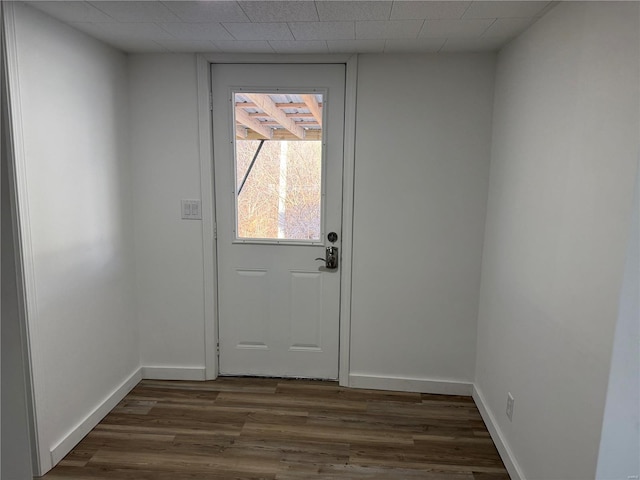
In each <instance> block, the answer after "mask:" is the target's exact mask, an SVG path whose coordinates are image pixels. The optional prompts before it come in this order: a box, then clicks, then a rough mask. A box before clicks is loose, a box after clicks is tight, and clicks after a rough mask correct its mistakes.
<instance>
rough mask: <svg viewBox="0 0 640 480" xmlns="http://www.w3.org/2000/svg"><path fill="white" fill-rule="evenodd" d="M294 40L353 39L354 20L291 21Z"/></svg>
mask: <svg viewBox="0 0 640 480" xmlns="http://www.w3.org/2000/svg"><path fill="white" fill-rule="evenodd" d="M289 27H291V32H293V36H294V37H295V38H296V40H353V39H355V37H356V31H355V30H356V29H355V23H354V22H293V23H290V24H289Z"/></svg>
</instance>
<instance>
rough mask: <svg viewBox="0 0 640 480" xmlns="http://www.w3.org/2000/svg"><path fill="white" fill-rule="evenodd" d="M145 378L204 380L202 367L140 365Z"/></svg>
mask: <svg viewBox="0 0 640 480" xmlns="http://www.w3.org/2000/svg"><path fill="white" fill-rule="evenodd" d="M142 378H144V379H145V380H196V381H197V380H205V368H204V367H142Z"/></svg>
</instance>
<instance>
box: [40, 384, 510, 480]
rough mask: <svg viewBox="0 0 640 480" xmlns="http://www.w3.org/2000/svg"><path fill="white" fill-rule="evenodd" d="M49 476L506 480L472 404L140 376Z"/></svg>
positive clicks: (89, 479)
mask: <svg viewBox="0 0 640 480" xmlns="http://www.w3.org/2000/svg"><path fill="white" fill-rule="evenodd" d="M42 478H43V479H45V480H54V479H70V480H71V479H73V480H107V479H109V480H134V479H135V480H147V479H148V480H186V479H190V480H194V479H210V480H222V479H225V480H229V479H237V480H245V479H246V480H250V479H251V480H257V479H264V480H300V479H315V480H338V479H353V480H361V479H378V480H387V479H406V480H412V479H428V480H436V479H442V480H508V479H509V476H508V474H507V471H506V470H505V468H504V465H503V463H502V461H501V460H500V457H499V455H498V452H497V450H496V448H495V446H494V444H493V442H492V441H491V438H490V437H489V433H488V431H487V429H486V427H485V425H484V423H483V421H482V418H481V417H480V414H479V412H478V409H477V408H476V406H475V404H474V403H473V400H472V399H471V397H458V396H445V395H427V394H420V393H405V392H389V391H377V390H360V389H348V388H342V387H339V386H338V385H337V384H336V383H334V382H318V381H307V380H282V379H260V378H251V379H249V378H220V379H218V380H216V381H211V382H176V381H155V380H143V381H142V382H141V383H140V384H138V385H137V386H136V387H135V388H134V389H133V390H132V391H131V393H129V395H127V397H126V398H125V399H124V400H123V401H122V402H120V404H119V405H118V406H117V407H116V408H114V409H113V411H112V412H111V413H109V415H107V417H105V418H104V420H103V421H102V422H100V424H99V425H98V426H96V428H95V429H93V430H92V431H91V432H90V433H89V434H88V435H87V436H86V437H85V438H84V439H83V440H82V442H80V444H78V446H76V448H75V449H74V450H73V451H71V452H70V453H69V455H67V456H66V457H65V458H64V459H63V460H62V461H61V462H60V463H59V464H58V466H56V467H55V468H54V469H53V470H51V471H50V472H49V473H48V474H47V475H45V476H44V477H42Z"/></svg>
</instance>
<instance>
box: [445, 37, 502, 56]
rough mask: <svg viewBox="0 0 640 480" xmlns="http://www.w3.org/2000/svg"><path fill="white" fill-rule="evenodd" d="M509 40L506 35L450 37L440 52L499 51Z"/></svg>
mask: <svg viewBox="0 0 640 480" xmlns="http://www.w3.org/2000/svg"><path fill="white" fill-rule="evenodd" d="M508 41H509V40H508V39H507V38H505V37H480V38H449V39H447V42H446V43H445V44H444V46H443V47H442V49H441V50H440V52H497V51H498V50H500V49H501V48H502V47H503V46H504V45H505V44H507V43H508Z"/></svg>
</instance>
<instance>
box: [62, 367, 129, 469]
mask: <svg viewBox="0 0 640 480" xmlns="http://www.w3.org/2000/svg"><path fill="white" fill-rule="evenodd" d="M140 380H142V370H141V369H140V368H138V369H136V371H135V372H133V373H132V374H131V375H130V376H129V378H127V379H126V380H125V381H124V382H123V383H122V384H121V385H120V386H119V387H118V388H116V389H115V390H114V391H113V392H111V393H110V394H109V395H108V396H107V398H105V399H104V400H103V401H102V402H100V404H99V405H98V406H97V407H96V408H95V409H94V410H93V411H92V412H91V413H90V414H89V415H87V417H86V418H85V419H84V420H82V421H81V422H80V423H79V424H78V425H76V426H75V427H74V428H73V429H72V430H71V431H70V432H69V433H67V435H65V437H64V438H63V439H62V440H60V442H58V444H57V445H56V446H55V447H53V448H52V449H51V450H50V458H51V464H52V466H53V465H56V464H57V463H58V462H59V461H60V460H62V459H63V458H64V457H65V455H67V453H69V452H70V451H71V450H72V449H73V447H75V446H76V445H77V444H78V443H79V442H80V440H82V439H83V438H84V437H85V436H86V435H87V434H88V433H89V432H90V431H91V430H92V429H93V428H94V427H95V426H96V425H97V424H98V423H100V421H101V420H102V419H103V418H104V417H106V416H107V414H108V413H109V412H110V411H111V410H113V409H114V408H115V407H116V405H118V403H120V401H122V399H123V398H124V397H126V396H127V394H128V393H129V392H130V391H131V390H133V387H135V386H136V385H137V384H138V383H139V382H140Z"/></svg>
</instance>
